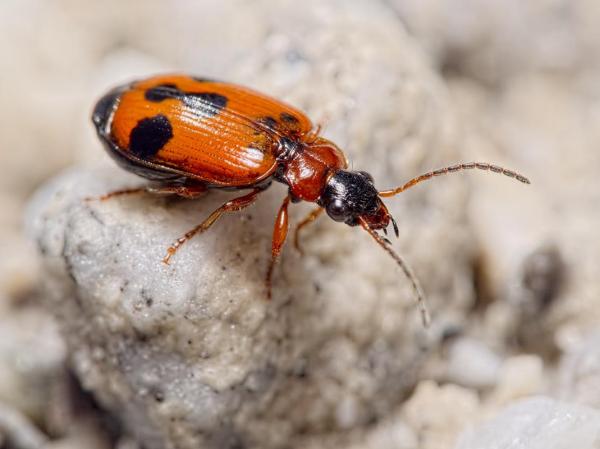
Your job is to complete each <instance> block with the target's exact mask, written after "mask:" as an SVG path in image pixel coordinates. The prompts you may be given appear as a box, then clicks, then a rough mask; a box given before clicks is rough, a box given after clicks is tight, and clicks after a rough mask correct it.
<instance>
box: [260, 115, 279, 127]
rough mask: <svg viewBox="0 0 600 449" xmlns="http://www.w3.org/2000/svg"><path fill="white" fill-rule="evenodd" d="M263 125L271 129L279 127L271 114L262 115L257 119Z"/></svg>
mask: <svg viewBox="0 0 600 449" xmlns="http://www.w3.org/2000/svg"><path fill="white" fill-rule="evenodd" d="M257 121H258V122H259V123H260V124H261V125H264V126H265V127H266V128H269V129H277V120H275V119H274V118H273V117H271V116H267V117H261V118H259V119H258V120H257Z"/></svg>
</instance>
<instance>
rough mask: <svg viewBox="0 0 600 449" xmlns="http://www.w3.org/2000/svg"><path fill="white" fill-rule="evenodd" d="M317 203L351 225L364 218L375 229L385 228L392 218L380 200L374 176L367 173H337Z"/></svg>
mask: <svg viewBox="0 0 600 449" xmlns="http://www.w3.org/2000/svg"><path fill="white" fill-rule="evenodd" d="M318 204H319V205H320V206H322V207H324V208H325V210H326V211H327V215H329V216H330V217H331V218H332V219H333V220H335V221H341V222H344V223H346V224H347V225H350V226H356V225H358V224H359V222H358V218H359V217H362V218H364V219H365V220H366V221H367V222H368V223H369V225H370V226H371V228H372V229H385V228H386V227H387V226H388V225H389V223H390V219H391V216H390V214H389V212H388V210H387V208H386V207H385V205H384V204H383V202H382V201H381V199H380V198H379V193H378V192H377V189H375V185H374V184H373V177H372V176H371V175H370V174H368V173H367V172H364V171H346V170H338V171H337V172H336V173H335V174H334V175H333V176H332V177H331V178H330V179H329V181H328V183H327V185H326V186H325V189H324V191H323V193H322V194H321V197H320V198H319V201H318Z"/></svg>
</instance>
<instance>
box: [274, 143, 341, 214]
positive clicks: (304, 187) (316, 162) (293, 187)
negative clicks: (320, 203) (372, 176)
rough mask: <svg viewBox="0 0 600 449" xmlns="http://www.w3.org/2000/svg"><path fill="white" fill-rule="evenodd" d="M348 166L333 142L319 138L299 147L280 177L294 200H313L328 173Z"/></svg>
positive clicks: (320, 189) (324, 182) (330, 173)
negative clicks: (287, 186)
mask: <svg viewBox="0 0 600 449" xmlns="http://www.w3.org/2000/svg"><path fill="white" fill-rule="evenodd" d="M347 166H348V163H347V161H346V157H345V156H344V153H342V150H340V149H339V148H338V147H337V146H336V145H335V144H334V143H333V142H330V141H329V140H327V139H324V138H320V137H319V138H317V139H316V140H315V141H314V142H312V143H310V144H307V145H305V146H302V147H301V148H300V149H299V150H298V152H297V153H296V154H295V155H294V157H292V158H291V159H290V160H289V161H288V162H287V164H286V170H285V172H284V174H283V178H284V180H285V182H286V183H287V184H288V185H289V187H290V193H291V194H292V195H293V197H294V198H295V199H297V200H302V201H310V202H315V201H317V200H318V199H319V197H320V196H321V193H322V191H323V188H324V187H325V185H326V184H327V179H328V178H329V176H331V175H332V174H333V173H334V172H335V171H337V170H339V169H343V168H346V167H347Z"/></svg>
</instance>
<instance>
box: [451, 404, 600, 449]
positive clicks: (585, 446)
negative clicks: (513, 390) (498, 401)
mask: <svg viewBox="0 0 600 449" xmlns="http://www.w3.org/2000/svg"><path fill="white" fill-rule="evenodd" d="M598 429H600V412H599V411H598V410H596V409H593V408H590V407H585V406H582V405H575V404H571V403H567V402H560V401H556V400H553V399H550V398H547V397H543V396H539V397H535V398H531V399H527V400H523V401H520V402H518V403H516V404H513V405H511V406H510V407H507V408H506V409H505V410H503V411H502V412H501V413H500V414H499V415H498V416H497V417H495V418H494V419H492V420H491V421H489V422H487V423H485V424H483V425H481V426H479V427H478V428H476V429H474V430H471V431H469V432H466V433H465V434H464V435H463V436H461V438H460V439H459V442H458V444H457V446H456V449H479V448H486V449H508V448H510V449H569V448H573V447H576V448H580V449H597V448H598V447H600V434H599V433H598Z"/></svg>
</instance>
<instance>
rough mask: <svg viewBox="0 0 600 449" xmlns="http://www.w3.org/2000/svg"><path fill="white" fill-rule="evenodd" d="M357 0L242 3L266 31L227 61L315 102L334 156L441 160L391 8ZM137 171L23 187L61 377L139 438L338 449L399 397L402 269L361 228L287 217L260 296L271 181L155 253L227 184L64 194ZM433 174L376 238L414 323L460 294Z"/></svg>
mask: <svg viewBox="0 0 600 449" xmlns="http://www.w3.org/2000/svg"><path fill="white" fill-rule="evenodd" d="M288 3H289V4H288ZM361 5H362V4H361V3H360V2H345V1H344V2H342V1H339V2H335V4H328V5H327V6H323V5H321V3H320V2H317V1H314V2H313V1H311V2H307V3H306V4H305V5H304V6H303V8H302V9H301V10H297V9H295V8H292V7H291V6H292V2H286V4H285V5H283V6H281V9H278V14H273V15H272V16H268V17H267V16H260V17H259V16H258V15H257V16H256V17H255V19H256V20H251V19H248V20H249V21H251V22H252V23H256V24H257V26H259V27H262V28H264V29H265V30H270V33H268V34H265V35H264V39H266V42H263V43H262V45H263V46H265V45H266V46H267V48H271V51H268V52H262V53H261V54H259V55H256V57H255V59H250V60H249V61H244V64H240V65H238V66H237V68H236V67H234V68H232V69H231V70H232V71H231V72H230V73H229V74H228V75H232V78H233V79H235V78H236V77H237V78H238V79H242V78H244V79H246V80H247V82H246V83H249V84H253V83H252V81H253V80H256V82H255V83H254V86H255V87H259V88H260V86H261V85H271V86H273V87H272V88H271V89H270V92H271V93H273V94H275V95H279V96H283V97H285V98H286V99H288V100H289V101H291V102H293V103H295V104H297V105H299V106H300V107H302V108H304V109H306V110H307V112H309V114H310V115H311V116H313V117H316V118H317V119H318V118H319V117H323V116H326V117H327V128H326V133H325V135H326V136H328V137H331V138H332V139H333V140H335V141H336V142H337V143H338V144H339V145H340V146H342V148H344V149H345V150H346V151H347V153H348V155H349V157H350V160H351V161H352V165H353V166H354V167H355V168H358V167H360V168H361V169H365V170H367V171H370V172H371V173H372V174H373V175H374V177H375V178H376V180H377V184H378V185H379V186H381V187H384V186H393V185H398V184H399V183H400V182H402V181H405V180H407V179H408V178H409V177H412V176H414V175H416V174H419V173H421V172H423V171H424V170H426V169H431V168H436V167H437V166H440V165H444V164H447V163H452V162H454V161H456V160H457V155H456V153H455V149H456V144H455V143H456V139H457V138H458V136H459V130H458V128H457V126H456V124H455V122H454V120H453V115H452V112H451V109H450V107H449V106H448V104H447V102H446V95H445V91H444V89H443V87H442V86H441V85H440V83H439V81H438V79H437V78H436V77H435V76H434V75H433V74H432V72H430V71H429V69H428V67H427V64H426V62H425V61H424V60H423V59H422V57H421V56H420V53H419V52H418V51H417V50H416V48H415V47H414V45H413V43H412V41H411V40H410V39H409V38H407V36H406V34H405V33H404V30H403V29H402V27H401V26H400V24H399V23H398V22H397V21H395V20H393V18H392V17H391V16H389V15H388V11H387V10H386V9H385V8H380V7H372V6H371V7H369V8H366V7H363V6H361ZM241 8H242V9H243V11H241V12H240V14H242V13H243V14H246V15H248V14H253V12H252V11H251V10H248V8H244V7H241ZM292 10H293V11H294V13H293V16H294V20H293V21H290V20H286V18H288V17H291V16H290V15H291V14H292V13H291V11H292ZM257 14H258V13H257ZM315 23H317V24H318V25H317V26H315ZM282 24H285V31H286V34H285V37H283V36H282V35H279V34H278V33H279V32H281V31H282V30H283V29H282V28H281V27H282V26H283V25H282ZM309 25H310V27H309ZM309 30H310V32H309ZM348 30H352V33H348ZM275 79H276V80H293V84H289V83H288V84H285V83H284V85H281V84H277V83H276V82H274V83H272V84H269V83H270V81H271V80H275ZM115 81H117V82H119V81H122V80H115ZM83 151H91V150H89V149H88V148H86V149H85V150H83ZM94 151H102V150H101V148H100V144H99V143H96V144H94ZM140 182H141V181H140V180H139V179H137V178H135V177H132V176H128V175H126V174H124V173H123V172H122V171H120V170H119V169H118V168H117V167H116V166H113V165H105V166H104V167H103V168H99V169H94V170H88V169H83V168H81V169H76V170H72V171H70V172H69V173H66V174H64V175H62V176H61V177H59V178H57V179H56V180H55V181H54V182H52V183H51V184H49V185H48V186H47V187H46V188H45V189H43V190H42V191H41V192H40V193H39V194H38V195H37V197H36V199H35V200H34V202H33V204H32V206H31V209H30V214H29V222H30V230H31V234H32V235H33V236H34V238H35V239H36V241H37V244H38V247H39V250H40V252H41V253H42V254H43V256H44V270H45V273H46V282H47V283H46V291H47V292H48V294H47V300H48V301H49V306H50V308H51V309H52V310H53V311H54V313H55V314H56V316H57V318H58V320H59V323H60V325H61V328H62V330H63V334H64V335H65V338H66V340H67V343H68V345H69V348H70V351H71V359H72V364H73V367H74V369H75V371H76V373H77V375H78V377H79V379H80V380H81V382H82V384H83V386H84V388H86V389H88V390H89V391H92V392H93V393H94V394H95V396H96V398H97V399H98V400H99V401H100V403H101V404H102V405H103V406H104V407H106V408H107V409H109V410H110V411H112V412H113V413H115V414H116V415H118V416H119V417H120V418H121V419H122V420H123V422H124V423H125V425H126V427H127V428H128V429H129V431H130V432H132V433H133V434H134V435H135V436H136V437H137V438H138V439H139V440H140V441H141V442H143V444H144V446H145V447H147V448H149V449H161V448H164V447H167V448H171V447H173V448H174V447H176V448H178V449H185V448H198V447H207V448H210V447H214V448H220V449H222V448H228V447H230V448H234V447H236V448H237V447H261V448H269V447H283V446H285V447H306V446H307V445H315V447H340V445H345V444H347V442H348V440H349V438H350V437H351V435H352V434H350V433H349V432H348V429H353V430H356V429H361V428H367V427H368V426H369V425H370V423H372V422H373V421H374V420H378V419H380V418H381V417H383V416H385V415H386V414H388V413H390V411H391V410H393V409H394V408H395V407H396V406H397V405H398V404H399V403H400V401H401V400H402V399H404V398H405V397H406V396H407V395H408V393H409V392H410V390H411V388H413V386H414V384H415V380H416V378H415V375H416V373H417V372H418V370H419V368H420V366H421V365H422V363H423V359H424V356H425V353H424V344H425V343H426V341H425V339H424V338H423V335H422V334H423V332H422V328H421V324H420V321H419V318H418V314H417V313H416V312H415V308H414V303H413V295H412V292H411V289H410V286H409V284H408V282H407V281H406V280H405V279H404V278H403V276H402V275H401V273H400V272H399V270H397V269H396V268H395V267H394V264H393V262H392V261H391V260H389V259H388V257H387V255H386V254H385V253H383V252H382V251H381V250H380V248H378V247H377V246H376V245H375V244H374V243H373V242H372V241H370V239H369V237H368V236H367V235H363V233H361V232H360V231H359V230H358V229H350V228H347V227H345V226H343V225H340V224H336V223H333V222H329V221H328V220H327V219H323V220H322V222H319V223H318V224H316V225H315V226H314V227H313V229H312V230H311V231H307V232H306V235H305V240H304V242H305V245H304V246H305V251H306V253H307V256H306V257H305V258H303V259H301V258H300V257H298V255H297V254H295V253H294V251H293V250H292V248H291V246H290V245H288V247H287V248H286V251H285V255H284V257H283V258H282V260H281V264H280V266H279V267H278V269H277V271H276V274H275V284H274V300H273V301H272V302H271V303H268V302H266V301H265V288H264V281H263V279H264V275H265V269H266V266H267V261H268V258H269V247H270V234H271V229H272V225H273V220H274V214H275V210H276V207H277V205H278V203H279V201H280V200H281V198H282V197H283V195H284V189H283V188H282V187H281V186H274V187H273V188H272V189H270V190H269V192H268V193H266V194H265V195H264V196H263V197H261V200H259V202H258V203H257V204H256V205H255V206H253V207H252V208H251V209H248V210H246V211H244V212H242V213H238V214H235V215H233V216H229V217H225V218H223V219H222V220H221V221H220V222H219V223H218V224H216V225H215V226H214V228H212V229H210V231H209V232H207V233H206V234H205V235H202V236H199V237H197V238H195V239H194V240H193V241H192V242H190V243H188V244H186V245H185V246H184V247H183V248H182V249H181V250H180V251H179V253H178V254H177V255H176V257H175V258H174V259H173V262H172V264H171V265H170V266H165V265H163V264H161V263H160V261H161V258H162V257H163V255H164V253H165V249H166V247H167V246H168V245H169V244H170V243H171V242H172V241H173V240H174V239H175V238H176V237H178V236H179V235H180V234H182V233H183V232H185V231H186V230H187V229H189V228H190V227H192V226H194V225H195V224H197V223H198V221H199V220H201V219H202V217H205V216H206V215H207V214H208V213H209V212H210V211H212V210H213V209H214V208H216V207H217V206H218V205H219V204H220V203H222V202H223V201H224V200H225V199H226V198H230V197H231V194H224V193H218V192H215V193H210V194H209V195H208V196H206V197H205V198H203V199H201V200H198V201H182V200H175V199H168V198H157V197H150V196H147V195H139V196H135V197H134V196H131V197H121V198H117V199H114V200H111V201H106V202H100V201H92V202H85V201H84V200H83V199H84V198H85V197H88V196H95V195H101V194H103V193H106V192H108V191H111V190H115V189H118V188H123V187H125V186H132V185H138V184H139V183H140ZM491 182H494V181H491ZM498 182H504V183H509V184H510V182H509V181H507V180H499V181H498ZM436 184H437V186H436V185H434V184H433V183H432V184H431V185H429V186H428V188H422V189H419V190H417V189H415V191H413V192H411V193H410V194H408V193H407V194H405V198H402V199H401V198H398V199H394V200H391V201H389V204H390V206H391V209H392V211H393V213H394V214H395V215H396V217H397V218H398V219H399V222H400V224H401V236H400V240H399V242H395V243H394V246H396V247H397V248H398V249H399V250H401V251H402V252H403V253H404V254H405V256H406V258H407V260H409V261H410V262H411V263H412V264H413V265H414V267H415V271H416V273H417V275H418V276H419V277H420V279H421V281H422V283H423V284H424V286H425V290H426V292H427V294H428V296H429V297H430V300H431V301H430V303H431V307H432V309H433V310H434V311H435V312H434V316H435V317H437V319H436V325H437V329H434V330H432V331H431V333H430V338H435V336H436V335H438V334H439V333H440V331H441V330H443V329H444V328H445V326H447V325H449V324H456V323H461V322H462V320H463V319H464V314H465V311H466V308H467V307H468V306H469V304H470V300H471V287H470V285H469V281H468V272H469V268H468V264H469V251H468V248H469V241H468V232H467V230H466V228H465V226H464V218H465V216H464V210H465V208H464V205H465V189H464V181H463V180H461V179H460V178H459V177H448V178H447V179H444V180H443V181H438V182H437V183H436ZM508 188H510V187H508ZM409 195H410V196H409ZM300 209H302V210H304V209H303V208H300ZM449 261H452V263H448V262H449ZM442 298H443V302H442V301H441V299H442ZM354 438H355V439H356V435H355V434H354Z"/></svg>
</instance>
